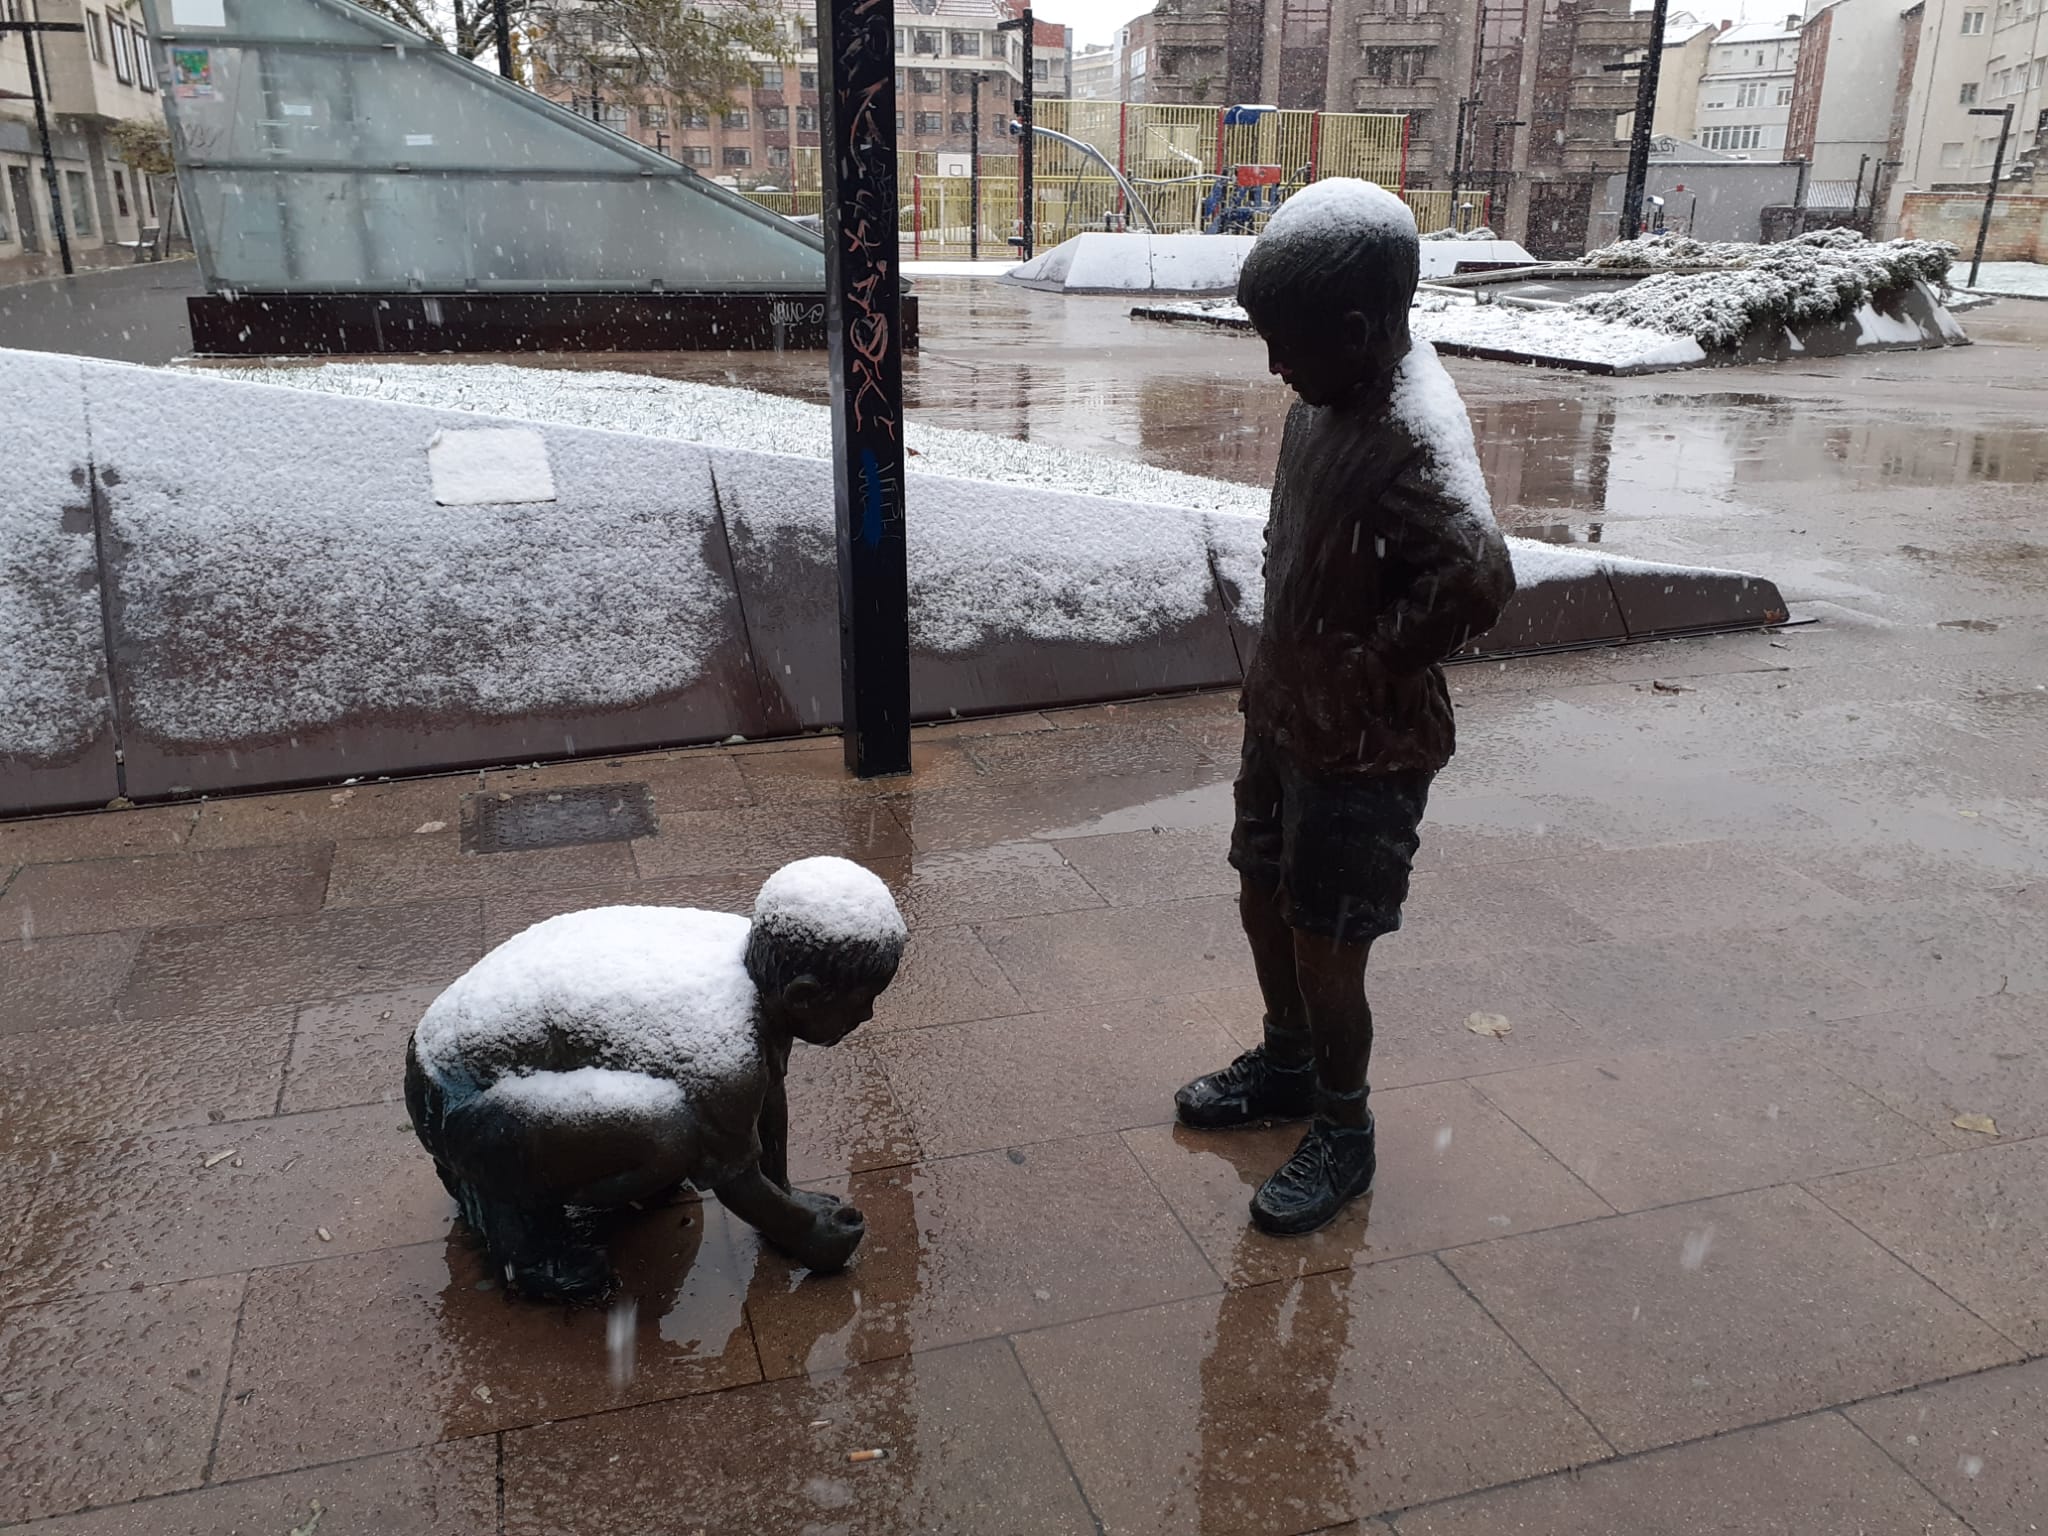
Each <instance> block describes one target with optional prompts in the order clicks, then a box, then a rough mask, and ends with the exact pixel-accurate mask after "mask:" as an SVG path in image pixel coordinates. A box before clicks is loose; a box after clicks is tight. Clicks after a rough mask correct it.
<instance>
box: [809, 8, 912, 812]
mask: <svg viewBox="0 0 2048 1536" xmlns="http://www.w3.org/2000/svg"><path fill="white" fill-rule="evenodd" d="M818 64H819V74H820V77H821V78H820V80H819V86H820V90H819V92H818V98H819V107H820V110H821V111H822V113H823V119H822V127H823V129H824V134H823V144H824V153H823V154H822V155H821V156H820V158H821V159H822V160H823V161H824V170H825V198H824V206H823V214H824V218H823V221H822V223H823V226H824V233H825V327H826V333H827V336H828V339H829V343H830V347H831V380H832V470H833V506H834V509H835V511H836V514H837V521H838V541H839V685H840V700H841V704H842V707H843V711H844V713H843V716H842V719H843V721H844V724H843V725H842V727H841V733H842V736H843V738H844V742H845V749H846V766H847V767H848V768H849V769H850V770H851V771H852V772H853V773H854V774H855V775H857V776H858V777H860V778H863V779H872V778H879V777H881V776H883V775H886V774H897V773H908V772H909V771H910V576H909V566H908V561H907V558H906V552H905V544H904V520H903V300H902V291H903V290H902V283H901V280H900V273H899V271H898V263H899V262H900V260H901V251H900V249H899V246H898V236H897V210H896V7H895V4H894V0H818Z"/></svg>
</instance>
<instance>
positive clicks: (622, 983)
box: [405, 858, 906, 1301]
mask: <svg viewBox="0 0 2048 1536" xmlns="http://www.w3.org/2000/svg"><path fill="white" fill-rule="evenodd" d="M905 938H906V933H905V929H904V925H903V917H902V914H901V913H899V912H898V911H897V909H896V903H895V901H894V899H893V898H891V896H890V894H889V890H888V887H887V886H885V885H884V884H883V883H882V882H881V880H880V879H879V878H878V877H876V876H875V875H874V874H873V873H872V872H870V871H868V870H866V869H863V868H861V866H860V865H858V864H854V863H850V862H848V861H847V860H845V859H834V858H815V859H802V860H799V861H797V862H796V863H794V864H789V865H785V866H784V867H783V868H782V869H780V870H778V871H776V873H775V874H773V875H771V876H770V877H769V878H768V880H767V882H766V883H765V884H764V885H763V886H762V887H761V891H760V895H759V896H758V897H757V898H756V900H755V903H754V915H753V918H752V920H751V921H749V920H748V919H747V918H744V917H738V916H735V915H733V914H731V913H726V912H700V911H695V910H691V909H687V908H678V907H596V908H592V909H590V910H588V911H584V912H570V913H567V914H565V915H564V916H561V917H555V918H550V919H548V920H547V921H546V922H543V923H537V924H535V925H534V926H533V927H531V928H529V929H527V930H526V931H525V932H524V933H521V934H518V935H517V936H515V937H513V938H511V939H508V940H506V941H505V942H504V943H503V944H501V945H499V946H498V947H497V948H496V949H494V950H492V951H491V952H490V953H489V954H487V955H485V956H484V957H483V959H481V960H479V961H478V962H477V963H476V964H475V965H473V966H472V967H470V969H469V970H468V971H467V972H465V973H464V974H463V975H462V976H461V977H460V978H459V979H458V980H457V981H456V982H455V983H454V984H453V985H451V986H450V987H449V988H448V990H447V991H445V992H443V993H442V994H441V995H440V997H438V998H436V999H435V1000H434V1003H433V1005H432V1006H431V1007H429V1008H428V1009H427V1011H426V1014H425V1016H424V1017H422V1018H421V1020H420V1022H419V1024H418V1026H417V1027H416V1028H415V1029H414V1031H413V1035H412V1040H411V1042H410V1044H409V1045H408V1046H407V1049H406V1062H405V1103H406V1108H407V1110H408V1111H409V1112H410V1114H411V1116H412V1124H413V1129H414V1130H415V1131H416V1132H417V1133H418V1135H419V1138H420V1142H421V1144H422V1145H424V1146H425V1147H426V1149H427V1151H428V1152H429V1153H430V1154H431V1155H432V1156H433V1159H434V1166H435V1167H436V1169H437V1170H438V1171H439V1172H440V1175H441V1182H442V1183H443V1184H445V1185H446V1186H447V1187H448V1192H449V1193H450V1194H451V1195H453V1196H454V1197H455V1199H456V1201H457V1203H458V1204H459V1205H460V1206H461V1208H462V1215H463V1217H464V1219H465V1220H466V1221H467V1222H468V1223H469V1225H470V1226H471V1227H473V1228H474V1229H475V1230H476V1232H477V1233H478V1234H479V1235H480V1236H481V1237H482V1238H483V1239H484V1241H485V1243H486V1244H487V1245H488V1246H489V1248H490V1253H491V1258H492V1260H493V1261H494V1262H495V1263H496V1264H497V1266H498V1267H499V1269H500V1270H501V1271H502V1272H503V1275H504V1278H505V1282H506V1284H507V1286H508V1287H509V1288H510V1289H512V1290H514V1291H517V1292H519V1293H521V1294H523V1295H526V1296H529V1297H534V1298H537V1299H549V1300H566V1301H594V1300H599V1299H602V1298H603V1297H604V1296H606V1295H607V1294H609V1292H610V1291H611V1289H612V1287H613V1285H614V1283H615V1282H614V1280H613V1276H612V1270H611V1265H610V1262H609V1261H608V1259H607V1258H606V1256H605V1253H604V1251H603V1249H602V1248H600V1247H599V1246H598V1244H597V1242H596V1241H595V1239H594V1238H593V1237H592V1235H591V1233H590V1230H589V1227H588V1224H587V1216H586V1214H585V1213H587V1212H589V1211H593V1210H599V1209H603V1208H607V1207H616V1206H621V1205H627V1204H630V1203H635V1202H640V1201H646V1200H650V1199H655V1200H658V1199H660V1198H662V1197H664V1196H665V1195H666V1194H667V1193H669V1192H671V1191H673V1190H674V1189H675V1188H676V1187H677V1186H679V1185H681V1184H683V1183H685V1182H688V1183H690V1184H693V1185H695V1186H697V1187H698V1188H700V1189H708V1190H710V1191H712V1192H714V1193H715V1194H716V1195H717V1196H718V1198H719V1200H720V1201H721V1202H722V1203H723V1204H724V1205H725V1206H726V1208H727V1209H729V1210H730V1211H732V1213H733V1214H734V1215H736V1216H738V1217H739V1218H740V1219H741V1220H743V1221H745V1222H747V1223H749V1224H750V1225H752V1226H753V1227H755V1228H756V1229H758V1230H759V1232H760V1233H761V1235H762V1236H763V1237H765V1238H766V1239H767V1240H768V1241H769V1242H770V1243H772V1244H774V1245H775V1246H776V1247H777V1248H779V1249H781V1250H782V1251H783V1252H784V1253H786V1254H788V1255H789V1256H790V1257H791V1258H793V1259H795V1260H796V1261H797V1262H798V1263H800V1264H804V1265H806V1266H808V1267H809V1268H811V1269H814V1270H833V1269H838V1268H841V1267H843V1266H844V1265H845V1264H846V1262H847V1261H848V1260H849V1259H851V1258H852V1257H853V1251H854V1249H855V1248H857V1247H859V1246H860V1240H861V1238H862V1236H863V1235H864V1233H865V1231H866V1226H865V1224H864V1222H863V1221H862V1219H861V1214H860V1212H859V1211H857V1210H855V1209H854V1208H853V1207H852V1206H850V1205H847V1204H844V1203H842V1202H841V1201H839V1200H837V1199H835V1198H834V1197H832V1196H830V1195H823V1194H814V1193H811V1192H809V1191H805V1190H797V1189H791V1188H790V1185H789V1169H788V1148H789V1107H788V1100H787V1098H786V1096H785V1094H784V1088H783V1080H784V1075H785V1073H786V1071H787V1068H788V1064H789V1051H790V1046H791V1044H792V1043H793V1042H795V1041H797V1040H803V1041H807V1042H808V1043H810V1044H812V1045H836V1044H838V1043H839V1042H840V1041H841V1040H844V1039H845V1038H846V1037H847V1036H848V1035H849V1034H851V1033H852V1032H853V1031H854V1030H855V1029H856V1028H858V1027H859V1026H860V1025H861V1024H863V1023H865V1022H866V1021H867V1020H868V1019H870V1018H872V1017H873V1016H874V1005H875V998H876V997H877V996H878V995H879V994H880V993H881V992H882V990H883V989H884V988H886V987H887V986H888V985H889V983H890V981H891V980H893V979H894V977H895V974H896V966H897V963H898V961H899V960H900V959H901V958H902V954H903V946H904V942H905Z"/></svg>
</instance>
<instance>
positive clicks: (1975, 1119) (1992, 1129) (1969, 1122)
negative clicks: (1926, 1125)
mask: <svg viewBox="0 0 2048 1536" xmlns="http://www.w3.org/2000/svg"><path fill="white" fill-rule="evenodd" d="M1949 1124H1950V1125H1952V1126H1954V1127H1955V1128H1956V1129H1957V1130H1959V1131H1975V1132H1976V1133H1977V1134H1978V1135H1979V1136H1996V1135H1997V1134H1998V1123H1997V1122H1996V1121H1995V1120H1993V1119H1992V1118H1991V1117H1990V1116H1989V1115H1957V1116H1956V1117H1955V1119H1953V1120H1951V1121H1949Z"/></svg>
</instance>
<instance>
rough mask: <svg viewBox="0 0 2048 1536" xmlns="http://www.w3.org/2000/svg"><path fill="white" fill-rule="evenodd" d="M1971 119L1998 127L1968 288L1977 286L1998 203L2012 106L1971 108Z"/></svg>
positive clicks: (2010, 129)
mask: <svg viewBox="0 0 2048 1536" xmlns="http://www.w3.org/2000/svg"><path fill="white" fill-rule="evenodd" d="M1970 116H1972V117H1995V118H1999V119H2000V120H2001V121H2000V122H1999V125H1998V153H1997V154H1996V155H1994V156H1993V157H1992V160H1991V185H1990V186H1988V187H1986V188H1985V189H1984V216H1983V217H1982V218H1981V219H1979V220H1978V221H1977V251H1976V254H1975V255H1973V256H1972V257H1971V258H1970V286H1971V287H1972V288H1974V287H1976V286H1977V269H1978V268H1979V267H1981V266H1983V265H1984V242H1985V240H1986V239H1987V238H1989V236H1990V234H1991V210H1992V208H1993V207H1994V206H1995V205H1996V204H1997V202H1998V178H1999V177H2000V176H2002V175H2004V174H2005V141H2006V138H2007V136H2008V135H2009V134H2011V132H2012V106H2011V104H2010V103H2008V104H2007V105H2005V106H2002V107H1972V108H1970Z"/></svg>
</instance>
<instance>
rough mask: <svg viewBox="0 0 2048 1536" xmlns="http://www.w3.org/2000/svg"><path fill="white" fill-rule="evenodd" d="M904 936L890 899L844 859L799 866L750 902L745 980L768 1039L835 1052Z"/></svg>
mask: <svg viewBox="0 0 2048 1536" xmlns="http://www.w3.org/2000/svg"><path fill="white" fill-rule="evenodd" d="M908 938H909V932H908V930H907V929H906V928H905V927H904V925H903V914H902V913H901V912H899V911H897V910H896V898H895V897H893V896H891V895H890V894H889V887H888V886H886V885H884V884H883V883H882V881H881V879H880V877H879V876H877V875H876V874H875V873H874V872H873V871H871V870H867V869H863V868H862V867H861V866H860V865H858V864H855V863H854V862H853V861H852V860H850V859H834V858H816V859H798V860H797V861H796V862H795V863H794V864H785V865H783V866H782V868H780V869H778V870H777V871H776V872H775V873H774V874H772V875H770V876H769V877H768V879H767V881H766V882H765V883H764V884H763V885H762V887H761V893H760V894H759V895H758V896H756V897H755V898H754V926H753V928H752V930H751V931H750V932H749V933H748V935H747V974H748V975H749V976H750V977H752V978H753V982H754V986H755V989H756V990H757V991H758V992H759V993H760V997H761V1017H762V1020H763V1022H764V1023H765V1024H766V1025H767V1026H768V1027H769V1028H770V1029H772V1030H774V1031H776V1032H778V1033H780V1034H784V1035H787V1036H789V1037H791V1038H793V1039H797V1040H807V1041H809V1042H810V1043H811V1044H812V1045H836V1044H838V1043H839V1042H840V1041H841V1040H844V1039H845V1038H846V1037H847V1036H848V1035H850V1034H852V1033H853V1031H854V1030H855V1029H857V1028H859V1027H860V1026H861V1025H862V1024H865V1023H866V1022H867V1021H868V1020H869V1019H870V1018H872V1017H874V1011H875V999H876V997H878V996H879V995H880V994H881V993H882V991H883V989H884V988H886V987H887V986H888V985H889V983H890V982H891V981H892V980H894V979H895V976H896V966H897V963H898V962H899V961H901V960H902V958H903V946H904V943H905V942H906V941H907V939H908Z"/></svg>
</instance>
